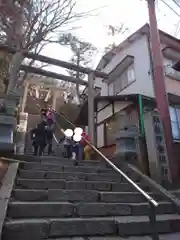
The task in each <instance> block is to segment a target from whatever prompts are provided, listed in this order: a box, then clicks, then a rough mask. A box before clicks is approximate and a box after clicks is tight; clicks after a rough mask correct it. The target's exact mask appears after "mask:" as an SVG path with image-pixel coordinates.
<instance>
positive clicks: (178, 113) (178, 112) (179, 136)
mask: <svg viewBox="0 0 180 240" xmlns="http://www.w3.org/2000/svg"><path fill="white" fill-rule="evenodd" d="M169 112H170V118H171V128H172V135H173V138H174V140H180V106H170V107H169Z"/></svg>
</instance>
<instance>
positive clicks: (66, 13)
mask: <svg viewBox="0 0 180 240" xmlns="http://www.w3.org/2000/svg"><path fill="white" fill-rule="evenodd" d="M1 1H2V3H0V4H1V5H0V8H1V11H0V41H1V43H4V44H6V45H8V46H10V47H13V48H14V50H15V53H14V54H13V55H12V57H11V61H10V64H9V86H8V89H7V92H10V91H12V89H14V88H15V86H17V79H18V72H19V68H20V65H21V63H22V62H23V60H24V53H26V52H29V51H35V52H39V51H40V50H41V48H42V46H44V44H46V43H48V42H49V41H52V40H53V39H54V37H56V36H57V32H59V31H61V30H62V27H65V26H66V27H68V26H67V25H68V24H70V23H71V22H72V21H74V20H77V19H79V18H81V17H83V15H84V14H82V13H81V14H80V13H76V12H75V11H74V7H75V3H76V1H75V0H53V1H49V0H1ZM31 64H32V62H31Z"/></svg>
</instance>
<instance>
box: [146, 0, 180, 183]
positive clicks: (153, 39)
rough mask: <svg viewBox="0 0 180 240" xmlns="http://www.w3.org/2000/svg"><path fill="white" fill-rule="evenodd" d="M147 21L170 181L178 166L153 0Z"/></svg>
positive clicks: (155, 88) (174, 179)
mask: <svg viewBox="0 0 180 240" xmlns="http://www.w3.org/2000/svg"><path fill="white" fill-rule="evenodd" d="M147 3H148V10H149V22H150V43H151V53H152V67H153V83H154V92H155V98H156V102H157V108H158V111H159V115H160V118H161V121H162V123H163V126H164V136H165V142H166V148H167V155H168V159H169V167H170V169H169V170H170V175H171V181H177V179H178V177H179V176H178V168H177V163H176V161H175V158H174V156H173V136H172V129H171V120H170V114H169V102H168V96H167V92H166V86H165V81H164V67H163V59H162V52H161V48H160V37H159V31H158V28H157V20H156V11H155V0H148V1H147Z"/></svg>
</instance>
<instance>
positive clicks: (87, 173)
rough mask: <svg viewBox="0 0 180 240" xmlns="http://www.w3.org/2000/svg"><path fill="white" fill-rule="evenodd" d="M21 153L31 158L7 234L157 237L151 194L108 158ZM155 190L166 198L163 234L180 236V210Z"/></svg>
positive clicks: (79, 239)
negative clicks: (148, 197) (151, 216)
mask: <svg viewBox="0 0 180 240" xmlns="http://www.w3.org/2000/svg"><path fill="white" fill-rule="evenodd" d="M21 158H22V159H26V161H27V163H21V164H20V165H19V170H18V174H17V177H16V182H15V184H14V188H13V192H12V196H11V201H10V202H9V206H8V210H7V217H6V220H5V222H4V227H3V234H2V240H12V239H14V240H40V239H48V240H50V239H51V240H52V239H54V240H55V239H56V240H60V239H61V240H120V239H121V240H125V239H126V240H150V239H151V237H150V234H151V225H150V223H149V219H148V217H147V216H148V204H147V202H146V200H144V199H143V197H142V196H141V195H140V194H139V193H138V192H137V191H136V190H135V189H134V188H133V187H132V186H131V185H130V184H128V183H127V182H125V180H124V179H123V178H122V177H121V176H120V175H119V174H117V173H116V172H114V171H113V170H112V169H110V168H108V167H107V166H106V164H105V163H104V164H103V163H102V162H95V161H79V162H78V161H73V160H65V159H60V158H59V159H58V158H55V157H51V158H49V157H41V158H35V157H31V156H27V157H25V156H21ZM31 161H32V162H31ZM126 172H127V174H129V175H131V176H132V178H133V179H134V180H136V181H137V182H138V178H137V177H136V176H135V175H132V174H131V173H130V172H128V171H126ZM140 185H141V186H142V188H143V189H145V190H149V189H148V188H146V187H145V186H144V184H143V183H140ZM149 191H150V190H149ZM151 195H152V196H153V197H155V199H156V200H158V201H159V203H160V205H159V207H158V208H157V214H158V215H157V228H158V231H159V233H160V236H161V238H160V239H161V240H171V239H172V240H179V239H180V216H179V215H176V213H175V211H174V209H173V206H172V204H171V203H169V202H168V201H167V200H166V199H164V198H163V197H161V196H160V195H158V194H155V193H151ZM178 232H179V233H178Z"/></svg>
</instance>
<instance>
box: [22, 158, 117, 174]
mask: <svg viewBox="0 0 180 240" xmlns="http://www.w3.org/2000/svg"><path fill="white" fill-rule="evenodd" d="M68 164H70V165H71V162H68V161H67V164H58V165H55V164H51V165H50V164H40V163H23V164H21V165H20V168H21V169H25V170H42V171H43V170H44V171H59V172H62V171H64V172H83V173H111V174H115V175H117V174H118V173H116V172H115V171H114V170H112V169H109V168H105V167H92V166H91V167H88V166H84V167H83V166H73V165H72V166H68Z"/></svg>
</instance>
